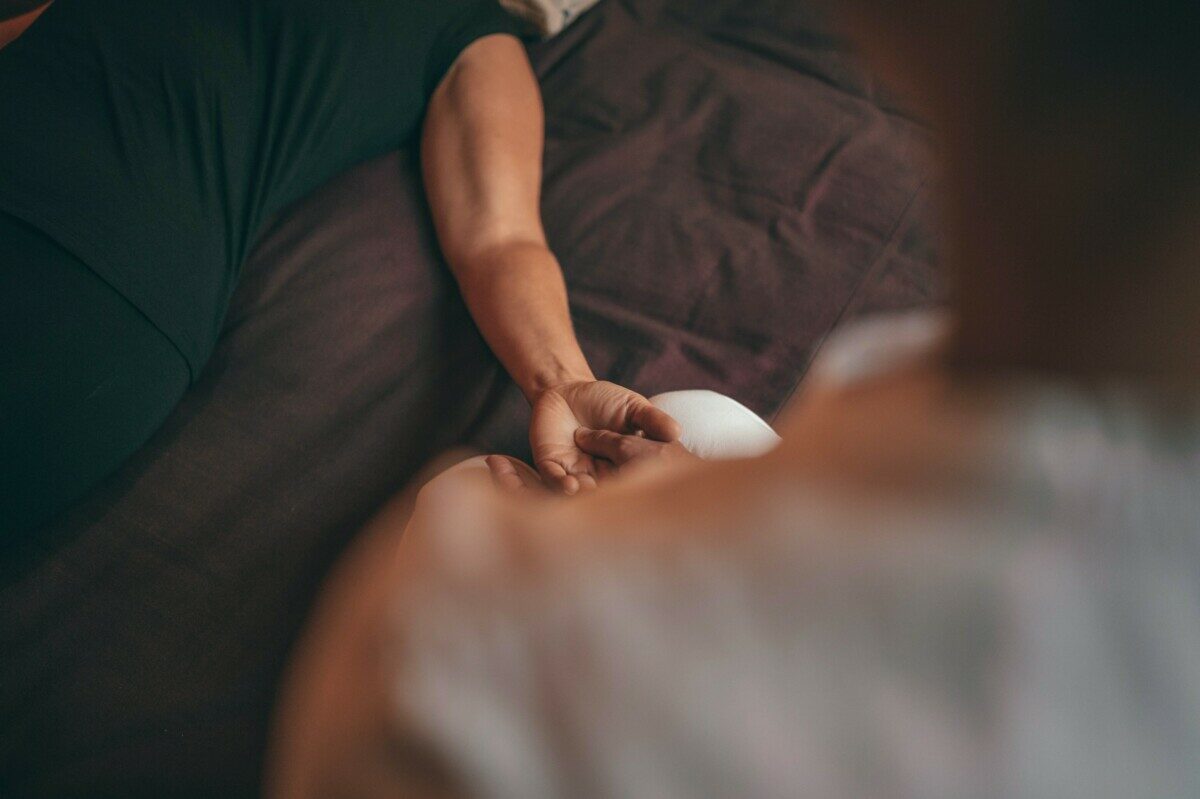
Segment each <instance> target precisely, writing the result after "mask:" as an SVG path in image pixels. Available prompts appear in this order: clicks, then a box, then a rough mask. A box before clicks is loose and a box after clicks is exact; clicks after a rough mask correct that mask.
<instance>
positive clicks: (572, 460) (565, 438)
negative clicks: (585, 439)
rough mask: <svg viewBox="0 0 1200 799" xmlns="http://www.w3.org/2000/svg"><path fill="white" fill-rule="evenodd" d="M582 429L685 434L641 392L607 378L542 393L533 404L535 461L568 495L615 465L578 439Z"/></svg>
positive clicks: (663, 437) (668, 436)
mask: <svg viewBox="0 0 1200 799" xmlns="http://www.w3.org/2000/svg"><path fill="white" fill-rule="evenodd" d="M581 427H586V428H590V429H593V430H608V431H612V432H614V433H624V434H632V433H639V432H640V433H642V434H643V435H645V436H646V437H647V438H648V439H653V440H657V441H663V442H669V441H674V440H676V439H677V438H679V436H680V434H681V433H682V432H683V431H682V429H681V428H680V426H679V423H678V422H676V421H675V420H674V419H672V418H671V417H670V416H668V415H667V414H666V413H664V412H663V411H660V410H659V409H658V408H655V407H654V406H653V405H651V404H650V401H649V400H648V399H646V398H645V397H643V396H642V395H641V394H638V393H636V392H633V391H630V390H629V389H627V388H622V387H621V386H618V385H616V384H615V383H609V382H606V381H603V380H586V381H579V382H573V383H564V384H562V385H560V386H556V387H554V388H550V389H546V390H545V391H542V392H541V393H540V394H539V395H538V396H537V398H536V399H535V401H534V403H533V419H532V420H531V421H530V424H529V443H530V445H531V446H532V448H533V463H534V465H535V466H536V467H537V470H538V472H540V473H541V475H542V478H543V479H544V480H545V481H546V482H547V484H549V485H551V486H554V487H557V488H558V489H560V490H561V491H563V492H565V493H567V494H574V493H576V492H578V491H579V490H581V489H584V490H586V489H591V488H595V487H596V480H597V478H600V479H602V478H604V477H606V476H607V475H608V474H609V473H610V472H611V471H612V469H613V467H612V465H611V464H609V463H607V462H605V461H597V460H596V459H594V458H593V457H592V456H591V455H590V454H588V453H587V452H584V451H583V450H582V449H580V448H579V447H578V446H576V443H575V431H576V430H578V429H579V428H581Z"/></svg>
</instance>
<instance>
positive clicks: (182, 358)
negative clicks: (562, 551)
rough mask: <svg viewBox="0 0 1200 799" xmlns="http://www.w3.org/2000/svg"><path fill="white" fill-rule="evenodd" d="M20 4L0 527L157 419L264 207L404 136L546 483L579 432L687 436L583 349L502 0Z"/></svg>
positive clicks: (589, 474) (529, 102)
mask: <svg viewBox="0 0 1200 799" xmlns="http://www.w3.org/2000/svg"><path fill="white" fill-rule="evenodd" d="M31 5H34V4H31V3H29V2H24V3H22V2H10V3H9V4H7V7H6V4H5V3H4V2H3V0H0V18H3V19H4V20H5V21H4V22H3V23H2V25H0V114H2V115H3V116H2V118H3V124H0V352H2V353H3V354H2V355H0V480H2V481H3V482H2V484H0V529H12V528H18V527H30V526H36V525H38V524H40V523H42V522H44V521H45V520H47V519H48V518H50V517H52V516H53V515H55V514H56V513H57V512H59V511H60V510H61V509H63V508H64V507H66V506H67V505H69V504H70V503H71V502H73V501H74V500H76V499H77V498H78V497H80V496H81V495H82V494H83V493H85V492H86V491H87V490H88V488H89V487H91V486H92V485H94V484H95V483H96V482H97V481H99V480H100V479H101V478H103V477H104V476H105V475H106V474H107V473H109V472H111V471H112V470H113V469H114V468H115V467H116V466H117V465H119V464H120V463H121V462H123V461H124V460H125V459H126V458H127V457H128V456H129V455H130V454H131V453H132V452H133V451H134V450H136V449H137V448H138V447H139V446H140V445H141V444H142V443H143V442H144V441H145V439H146V438H147V437H148V436H149V435H150V434H151V433H152V432H153V431H154V430H155V429H156V428H157V427H158V426H159V425H160V424H161V422H162V421H163V419H164V418H165V417H166V415H167V413H168V412H169V411H170V409H171V408H172V407H173V406H174V405H175V404H176V403H177V401H178V400H179V398H180V396H181V395H182V393H183V392H184V391H185V389H186V388H187V386H188V385H189V384H190V383H191V382H192V381H193V380H194V379H195V377H196V376H197V374H198V373H199V372H200V371H201V369H202V368H203V366H204V364H205V361H206V360H207V358H208V356H209V354H210V353H211V351H212V349H213V346H214V343H215V341H216V338H217V335H218V333H219V331H220V328H221V324H222V321H223V318H224V314H225V311H226V307H227V304H228V301H229V297H230V295H231V293H232V291H233V288H234V286H235V284H236V282H237V278H238V273H239V269H240V267H241V265H242V263H243V261H244V260H245V258H246V256H247V253H248V252H249V250H250V248H251V246H252V245H253V243H254V240H255V237H256V236H257V234H258V233H259V231H260V228H261V227H262V225H263V223H264V221H265V220H266V219H268V218H270V217H271V215H272V214H274V213H276V212H277V211H279V210H280V209H281V208H283V207H284V206H286V205H287V204H288V203H290V202H292V201H294V200H296V199H298V198H300V197H302V196H303V195H305V194H306V193H307V192H309V191H311V190H312V189H313V188H315V187H316V186H317V185H319V184H320V183H322V182H324V181H325V180H327V179H329V178H330V177H332V176H333V175H335V174H337V173H338V172H341V171H343V170H344V169H346V168H347V167H349V166H351V165H353V164H355V163H358V162H361V161H363V160H365V159H368V158H371V157H374V156H376V155H379V154H381V153H384V152H386V151H388V150H390V149H393V148H395V147H397V146H399V145H401V144H402V143H404V142H406V141H410V140H414V139H417V138H418V137H419V139H420V145H421V160H422V167H423V174H424V178H425V184H426V193H427V195H428V198H429V203H430V207H431V210H432V213H433V217H434V222H435V226H436V229H437V232H438V239H439V242H440V243H441V246H442V250H443V253H444V255H445V256H446V260H447V262H448V263H449V265H450V268H451V270H452V271H453V273H454V276H455V278H456V279H457V281H458V283H459V285H460V287H461V290H462V293H463V295H464V298H465V300H466V302H467V305H468V307H469V308H470V310H471V313H472V315H473V317H474V318H475V321H476V322H477V324H478V325H479V327H480V329H481V331H482V332H483V334H484V336H485V338H486V339H487V340H488V342H489V344H490V345H491V347H492V348H493V350H494V351H495V352H496V354H497V356H498V357H499V358H500V360H501V361H502V362H503V363H504V365H505V367H506V368H507V369H508V371H509V372H510V374H511V375H512V377H513V378H514V380H515V381H516V382H517V383H518V384H519V385H520V387H521V388H522V390H523V391H524V393H525V395H526V396H527V397H528V399H529V400H530V402H531V403H532V404H533V406H534V413H533V421H532V425H531V429H530V439H531V443H532V445H533V452H534V457H535V461H536V465H537V467H538V469H539V471H540V472H541V474H542V476H543V477H544V478H545V479H547V480H548V481H549V482H551V483H552V484H555V485H557V486H558V487H559V488H560V489H561V490H563V491H565V492H566V493H575V492H577V491H579V490H581V489H587V488H590V487H591V486H593V485H594V484H595V478H596V474H597V472H596V464H595V462H594V461H593V460H592V459H591V457H590V456H588V455H587V454H586V453H583V452H582V451H580V450H579V449H578V448H577V447H576V446H575V443H574V438H573V436H574V433H575V430H576V429H577V428H579V427H581V426H585V427H590V428H607V429H613V430H621V431H630V430H634V429H637V430H641V431H643V432H644V433H645V434H647V435H649V436H651V437H654V438H660V439H664V440H670V439H673V438H675V437H676V436H677V435H678V433H679V429H678V425H677V424H676V423H675V422H674V421H673V420H671V419H670V418H669V417H668V416H666V415H665V414H663V413H662V412H660V411H657V410H656V409H654V408H653V407H652V406H651V405H650V404H649V403H648V402H647V401H646V400H645V399H644V398H643V397H641V396H640V395H638V394H636V393H634V392H632V391H629V390H627V389H624V388H621V387H619V386H615V385H613V384H611V383H605V382H602V381H597V380H596V379H595V377H594V375H593V374H592V372H591V370H590V369H589V367H588V364H587V361H586V360H585V358H584V356H583V354H582V352H581V351H580V348H579V345H578V343H577V341H576V339H575V335H574V333H573V331H572V328H571V322H570V316H569V312H568V306H567V297H566V289H565V286H564V283H563V279H562V275H561V271H560V269H559V266H558V263H557V261H556V260H555V258H554V256H553V254H552V253H551V252H550V250H549V248H548V247H547V244H546V239H545V235H544V232H543V230H542V225H541V220H540V216H539V211H538V203H539V190H540V183H541V153H542V143H543V136H542V108H541V99H540V96H539V93H538V89H537V84H536V80H535V78H534V76H533V74H532V71H531V69H530V67H529V63H528V60H527V58H526V56H525V52H524V49H523V47H522V46H521V44H520V42H519V40H518V39H517V38H516V37H515V35H514V30H515V26H514V22H513V20H511V19H510V18H509V17H508V16H507V15H506V14H505V13H504V12H503V11H502V10H501V9H500V7H499V6H498V5H497V3H496V2H495V0H408V2H400V1H399V0H345V2H339V3H328V2H322V1H321V0H206V1H205V2H200V3H198V2H194V1H193V0H57V2H52V3H49V4H46V5H40V6H35V7H32V8H30V6H31ZM5 12H6V13H5Z"/></svg>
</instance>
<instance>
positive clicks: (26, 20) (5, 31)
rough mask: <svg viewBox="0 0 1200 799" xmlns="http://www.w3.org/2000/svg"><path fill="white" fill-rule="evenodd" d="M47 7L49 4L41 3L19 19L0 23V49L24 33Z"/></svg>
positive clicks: (15, 18) (14, 18)
mask: <svg viewBox="0 0 1200 799" xmlns="http://www.w3.org/2000/svg"><path fill="white" fill-rule="evenodd" d="M49 5H50V3H49V2H43V3H40V4H38V5H37V7H36V8H32V9H30V10H29V11H26V12H24V13H23V14H21V15H20V16H19V17H13V18H12V19H6V20H3V21H0V47H4V46H5V45H7V44H9V43H10V42H12V41H13V40H14V39H16V38H17V37H18V36H20V35H21V34H22V33H24V32H25V30H26V29H27V28H28V27H29V26H30V25H32V24H33V21H34V20H36V19H37V18H38V17H39V16H41V14H42V12H43V11H45V10H46V9H47V8H48V7H49Z"/></svg>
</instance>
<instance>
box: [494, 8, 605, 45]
mask: <svg viewBox="0 0 1200 799" xmlns="http://www.w3.org/2000/svg"><path fill="white" fill-rule="evenodd" d="M597 2H599V0H500V5H502V6H504V8H505V10H506V11H508V13H510V14H513V15H514V16H516V17H519V18H520V19H523V20H525V22H527V23H528V24H529V25H530V27H532V28H533V30H534V31H535V32H536V33H538V35H540V36H542V37H543V38H549V37H551V36H555V35H557V34H559V33H561V32H562V30H563V28H565V27H567V26H568V25H570V24H571V23H572V22H574V21H575V20H576V19H578V18H579V15H580V14H582V13H583V12H585V11H587V10H588V9H589V8H591V7H592V6H594V5H596V3H597Z"/></svg>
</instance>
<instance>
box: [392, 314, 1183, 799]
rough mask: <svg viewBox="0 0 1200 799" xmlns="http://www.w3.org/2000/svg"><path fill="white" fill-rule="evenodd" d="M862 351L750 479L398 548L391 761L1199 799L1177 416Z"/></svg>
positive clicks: (895, 329)
mask: <svg viewBox="0 0 1200 799" xmlns="http://www.w3.org/2000/svg"><path fill="white" fill-rule="evenodd" d="M875 324H876V327H874V331H875V332H874V334H873V335H871V336H869V337H868V338H866V339H864V338H863V337H862V335H861V334H858V333H854V332H850V333H848V334H846V335H845V336H842V337H839V338H838V339H836V340H832V341H831V342H830V343H829V344H828V345H827V346H826V351H825V352H824V354H823V355H822V360H823V361H825V365H824V366H822V367H819V368H817V369H816V371H815V372H814V374H816V375H818V376H819V377H820V376H823V377H820V379H818V380H816V381H815V382H814V383H813V384H812V385H810V386H808V387H807V388H805V389H804V390H803V392H802V394H801V396H800V398H799V401H798V404H797V406H796V407H794V408H792V409H790V410H789V412H788V414H787V416H786V417H785V419H784V421H783V422H782V423H781V425H780V429H781V432H782V433H783V439H784V441H783V443H782V444H781V445H780V446H779V447H778V448H777V449H776V450H774V451H772V452H771V453H769V454H768V455H766V456H765V457H763V458H760V459H757V460H752V461H735V462H729V463H712V464H700V465H698V466H692V467H689V469H687V470H685V471H683V472H681V473H679V475H678V476H677V477H676V478H674V479H664V478H661V477H660V478H658V479H656V480H653V481H650V482H649V483H648V484H646V485H636V483H637V482H638V481H636V480H630V481H627V482H626V484H623V485H621V486H618V487H614V488H613V489H611V490H608V491H598V492H596V493H595V494H594V495H592V496H591V497H589V498H584V499H578V500H570V501H566V500H562V501H554V502H549V503H545V504H544V507H543V506H539V508H538V509H536V510H530V512H529V513H527V514H524V515H522V514H521V513H515V514H514V513H509V514H507V515H505V516H504V517H503V518H500V517H497V516H495V515H488V514H487V513H474V514H468V515H464V514H449V513H448V514H446V515H445V516H443V517H442V518H443V521H442V525H441V528H440V529H439V527H438V525H437V524H436V523H434V524H433V525H432V526H431V528H430V529H429V530H427V531H425V532H426V535H424V536H423V537H421V538H418V539H416V540H413V541H406V542H405V543H404V544H402V547H401V549H403V550H404V552H403V554H402V558H403V560H404V561H405V571H404V575H403V579H402V580H401V581H400V582H399V584H398V585H397V586H396V596H395V600H394V603H393V607H392V615H391V618H390V620H389V624H388V628H387V634H386V635H387V638H386V644H385V648H386V651H388V652H389V653H390V659H389V661H388V662H389V664H390V665H389V668H388V670H387V672H386V680H387V685H388V688H389V693H390V696H391V697H392V708H391V720H392V737H393V739H394V740H393V741H392V742H390V745H392V746H394V747H395V749H396V750H400V749H402V748H403V747H401V746H396V744H397V743H401V744H414V743H415V744H416V745H417V748H418V750H419V751H421V752H425V753H429V754H431V755H432V756H433V757H434V758H435V759H436V762H437V763H438V764H439V765H440V766H441V767H442V768H443V769H444V770H445V771H446V772H448V773H450V774H452V775H453V779H454V783H455V785H456V786H457V787H458V788H459V789H461V792H462V793H463V794H465V795H470V796H475V797H503V798H506V799H507V798H509V797H511V798H512V799H517V798H518V797H519V798H520V799H531V798H532V799H536V798H537V797H560V796H562V797H568V796H569V797H574V796H587V797H628V796H647V797H655V798H656V799H671V798H672V797H679V798H680V799H683V797H731V796H736V797H780V798H781V799H782V797H796V796H817V797H823V799H858V798H859V797H874V798H877V799H902V798H903V799H908V798H910V797H911V798H913V799H916V798H917V797H920V799H939V798H940V797H945V798H947V799H949V798H950V797H954V798H955V799H960V798H962V797H968V798H972V799H973V798H976V797H978V798H981V799H985V798H986V799H990V798H992V797H1019V798H1021V799H1025V798H1029V799H1034V798H1037V799H1075V798H1076V797H1077V798H1078V799H1108V798H1110V797H1111V799H1128V798H1129V797H1179V798H1180V799H1183V798H1184V797H1187V798H1188V799H1195V797H1197V796H1200V760H1198V758H1200V755H1198V753H1200V490H1197V487H1198V486H1200V408H1198V407H1197V402H1196V399H1195V398H1194V397H1179V396H1176V397H1172V398H1164V397H1163V396H1161V395H1154V394H1151V393H1150V392H1148V391H1146V390H1143V389H1139V388H1137V387H1133V386H1128V385H1117V384H1112V385H1090V386H1082V385H1078V384H1072V383H1068V382H1065V381H1054V380H1048V379H1045V378H1043V377H1039V376H1034V375H1010V376H1008V377H1007V378H1005V379H995V378H976V377H972V378H968V377H963V376H959V375H954V374H952V373H951V372H950V371H949V370H948V369H946V368H944V367H943V366H942V364H941V362H940V359H939V358H938V356H937V352H938V349H937V346H938V345H937V335H938V333H937V331H938V330H939V329H940V328H941V325H940V324H937V323H932V322H929V321H928V320H924V321H922V320H914V319H912V318H908V319H900V320H895V321H894V323H890V324H889V323H875ZM922 330H923V331H925V333H924V339H925V340H924V341H923V344H922V346H918V344H921V343H922V342H919V341H918V339H921V338H922V336H921V335H918V333H919V331H922ZM889 341H890V342H896V348H895V350H894V351H893V352H892V357H888V342H889ZM868 362H869V368H860V367H865V366H867V365H868ZM889 363H890V364H891V365H890V367H889V366H888V364H889ZM834 378H836V379H834ZM1168 399H1169V401H1168ZM685 424H686V423H685ZM466 504H468V503H467V502H466V501H465V500H463V501H460V505H466ZM435 522H436V520H435ZM406 547H407V549H406ZM380 751H393V750H392V749H387V748H385V747H382V746H381V747H380ZM397 771H398V772H399V771H401V769H397ZM401 782H402V780H401ZM399 787H403V786H402V785H401V786H399Z"/></svg>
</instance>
